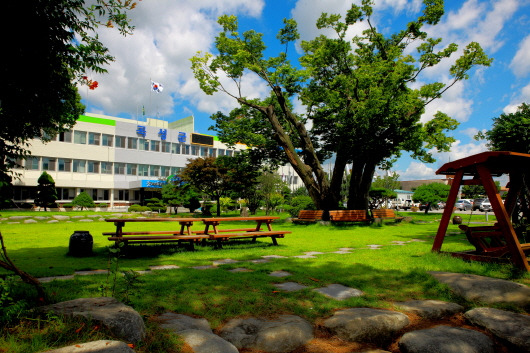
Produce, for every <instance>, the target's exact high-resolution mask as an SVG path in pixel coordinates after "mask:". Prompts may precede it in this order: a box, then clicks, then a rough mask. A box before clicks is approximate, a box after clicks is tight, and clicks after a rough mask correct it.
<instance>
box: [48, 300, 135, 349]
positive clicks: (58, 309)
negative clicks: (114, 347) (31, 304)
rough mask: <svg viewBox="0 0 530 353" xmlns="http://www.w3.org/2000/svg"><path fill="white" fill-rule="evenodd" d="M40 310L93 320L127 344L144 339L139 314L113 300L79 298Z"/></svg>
mask: <svg viewBox="0 0 530 353" xmlns="http://www.w3.org/2000/svg"><path fill="white" fill-rule="evenodd" d="M41 310H43V311H51V312H54V313H56V314H61V315H64V316H70V317H84V318H87V319H90V320H93V321H95V322H98V323H100V324H101V325H103V326H105V327H107V328H108V329H109V330H110V331H111V332H112V333H113V334H114V335H116V336H117V337H119V338H121V339H124V340H126V341H128V342H134V343H136V342H139V341H141V340H142V339H143V338H144V337H145V324H144V321H143V320H142V317H141V316H140V314H138V313H137V312H136V311H135V310H134V309H133V308H131V307H130V306H127V305H125V304H123V303H120V302H119V301H117V300H116V299H114V298H108V297H100V298H80V299H74V300H69V301H66V302H62V303H57V304H52V305H48V306H43V307H42V308H41Z"/></svg>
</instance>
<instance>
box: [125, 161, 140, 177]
mask: <svg viewBox="0 0 530 353" xmlns="http://www.w3.org/2000/svg"><path fill="white" fill-rule="evenodd" d="M137 170H138V164H131V163H127V175H136V173H137Z"/></svg>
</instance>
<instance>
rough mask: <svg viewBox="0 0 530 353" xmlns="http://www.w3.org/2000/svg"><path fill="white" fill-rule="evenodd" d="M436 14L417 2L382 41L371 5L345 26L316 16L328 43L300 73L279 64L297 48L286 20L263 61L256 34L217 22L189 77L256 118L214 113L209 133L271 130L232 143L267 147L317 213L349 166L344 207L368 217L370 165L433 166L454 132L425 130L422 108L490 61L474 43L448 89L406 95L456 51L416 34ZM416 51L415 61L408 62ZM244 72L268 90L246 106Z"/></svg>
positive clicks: (443, 126) (304, 60) (436, 0)
mask: <svg viewBox="0 0 530 353" xmlns="http://www.w3.org/2000/svg"><path fill="white" fill-rule="evenodd" d="M443 13H444V6H443V1H442V0H424V9H423V14H422V15H421V16H420V17H419V18H418V19H417V20H415V21H412V22H410V23H408V24H407V26H406V28H404V29H403V30H402V31H400V32H398V33H395V34H392V35H389V36H386V35H385V34H383V32H382V31H380V30H378V29H377V28H376V27H375V26H374V24H373V21H372V19H371V18H372V1H369V0H363V1H362V5H361V6H358V5H352V7H351V8H350V10H349V11H348V12H347V13H346V15H345V16H344V19H343V18H342V17H341V16H340V15H328V14H325V13H324V14H322V16H321V17H320V19H319V20H318V22H317V27H318V28H321V29H331V30H333V31H334V32H335V36H333V37H326V36H320V37H317V38H315V39H314V40H311V41H307V42H302V43H301V47H302V49H303V50H304V55H303V56H302V57H301V60H300V64H301V65H302V67H303V69H299V68H298V67H295V66H294V65H292V64H291V63H290V61H289V60H288V55H287V46H288V44H289V43H291V42H294V41H296V40H297V39H298V33H297V29H296V22H295V21H294V20H285V21H284V22H285V27H284V28H283V29H281V30H280V32H279V34H278V36H277V38H278V39H279V41H280V43H282V44H285V48H286V49H285V52H282V53H280V54H279V55H278V56H276V57H268V58H267V57H265V50H266V46H265V43H264V42H263V40H262V35H261V34H259V33H256V32H255V31H252V30H249V31H246V32H243V33H241V32H239V28H238V23H237V18H236V17H235V16H226V15H225V16H221V17H220V18H219V24H220V25H221V26H222V27H223V31H222V32H221V33H220V34H219V35H218V37H217V41H216V48H217V53H216V55H213V54H211V53H199V54H197V55H196V56H195V57H193V58H192V59H191V60H192V69H193V71H194V74H195V77H196V78H197V79H198V81H199V84H200V86H201V88H202V90H203V91H204V92H205V93H207V94H213V93H214V92H216V91H221V92H224V93H226V94H228V95H230V96H232V97H233V98H234V99H236V100H237V101H238V102H239V103H240V104H241V106H242V107H244V110H248V109H249V108H250V109H252V110H254V112H255V113H254V114H248V115H242V114H230V115H229V116H225V115H223V114H217V115H216V116H215V118H216V119H217V121H218V124H217V128H219V127H221V128H223V129H224V128H230V129H231V131H235V130H238V129H239V130H240V131H241V130H243V129H244V128H245V127H248V126H263V122H266V123H267V128H268V129H269V130H270V131H271V133H270V134H269V135H268V137H269V139H268V143H261V144H254V142H255V135H254V134H252V131H249V130H245V131H241V132H240V133H238V134H237V136H239V137H241V139H240V142H245V143H248V144H249V145H251V146H253V147H255V148H258V149H259V148H261V149H265V148H269V150H270V146H271V145H274V148H273V149H275V150H278V149H279V150H281V151H282V152H283V153H284V157H285V158H286V160H287V161H288V162H289V163H290V164H291V165H292V167H293V168H294V170H295V171H296V172H297V174H298V175H299V176H300V178H301V180H302V182H303V183H304V184H305V186H306V187H307V190H308V192H309V195H310V196H311V197H312V199H313V200H314V201H315V204H316V206H317V207H318V208H320V209H325V210H329V209H332V208H336V207H337V204H338V202H339V200H340V186H341V184H342V181H343V175H344V171H345V168H346V165H348V164H352V174H351V182H350V190H349V197H348V208H350V209H367V207H368V191H369V189H370V184H371V182H372V178H373V175H374V171H375V168H376V167H377V166H382V167H389V165H390V164H391V161H392V160H393V159H395V158H396V157H398V156H399V155H400V154H401V153H402V151H408V152H410V153H411V154H412V156H413V157H415V158H418V159H419V160H421V161H424V162H433V161H434V159H433V158H432V156H431V154H430V153H429V152H428V151H429V150H430V149H433V148H437V149H438V150H443V151H447V150H448V149H449V147H450V144H451V142H453V141H454V140H453V139H452V138H450V137H447V136H446V135H445V134H444V131H448V130H451V129H454V128H455V127H456V125H457V123H456V121H455V120H453V119H451V118H450V117H448V116H447V115H445V114H443V113H441V112H438V113H437V114H436V115H435V117H434V118H433V119H432V120H430V121H429V122H427V123H421V122H420V117H421V115H422V114H423V113H424V108H425V106H426V105H427V104H429V103H430V102H432V101H433V100H434V99H436V98H439V97H440V96H441V95H442V94H443V93H444V92H445V91H446V90H447V89H449V88H450V87H451V86H452V85H453V84H455V83H456V82H457V81H460V80H463V79H466V78H467V77H468V72H469V70H471V69H472V68H473V67H474V66H476V65H489V64H490V62H491V60H490V59H488V58H487V56H486V55H485V54H484V52H483V50H482V48H481V47H480V45H479V44H478V43H474V42H473V43H470V44H469V45H468V46H467V47H466V48H465V49H464V50H463V53H462V55H461V56H460V57H459V58H458V59H456V61H455V63H454V64H453V65H452V66H451V68H450V70H449V75H450V77H451V81H450V82H449V83H447V84H444V83H441V82H432V83H428V84H425V85H423V86H421V87H418V88H411V86H412V83H414V82H415V81H417V80H418V79H419V77H420V74H421V73H422V72H423V71H424V70H426V69H427V68H430V67H433V66H436V65H437V64H438V63H440V61H441V60H442V59H445V58H448V57H449V56H451V54H453V53H454V52H455V51H457V45H456V44H450V45H447V46H446V47H445V48H443V49H440V50H438V49H437V45H438V44H440V42H441V39H440V38H430V37H428V35H427V33H426V32H424V31H422V28H423V26H424V25H426V24H428V25H436V24H438V22H439V21H440V18H441V16H442V15H443ZM360 22H365V23H366V24H367V26H368V29H367V30H365V31H364V32H363V33H362V35H359V36H356V37H354V38H353V39H351V40H350V39H349V38H347V33H348V30H349V29H350V28H351V27H352V26H353V25H355V24H357V23H360ZM414 48H416V50H417V54H416V55H412V54H411V52H412V49H414ZM249 72H252V73H254V74H257V75H258V77H259V78H260V79H261V80H263V81H264V82H265V83H266V84H267V85H268V86H269V88H270V96H268V97H263V98H262V99H254V100H251V99H248V98H247V97H245V96H243V95H242V90H241V79H242V78H243V76H244V75H245V74H247V73H249ZM221 73H223V74H224V75H226V76H228V77H229V78H231V79H233V80H234V82H235V83H236V85H237V89H236V90H234V91H231V90H230V89H229V88H228V87H227V86H226V85H223V84H222V83H221V80H220V78H219V77H220V75H221ZM294 97H298V98H299V99H300V100H301V101H302V102H303V103H304V105H305V107H306V109H307V111H306V113H305V114H304V115H297V114H295V113H294V112H293V109H292V107H291V103H290V101H291V100H292V99H293V98H294ZM219 122H221V123H219ZM308 126H311V128H308ZM218 132H219V131H218ZM231 136H232V137H233V136H234V134H233V133H231V134H226V135H223V133H222V131H221V134H220V138H221V139H222V140H223V141H226V142H230V141H232V142H234V140H231ZM331 156H334V157H335V159H334V169H333V172H332V174H331V175H329V176H328V175H327V173H326V170H325V168H324V167H323V163H322V162H323V161H324V160H326V159H328V158H330V157H331Z"/></svg>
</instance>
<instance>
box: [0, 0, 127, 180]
mask: <svg viewBox="0 0 530 353" xmlns="http://www.w3.org/2000/svg"><path fill="white" fill-rule="evenodd" d="M135 6H136V3H135V2H134V1H130V0H127V1H120V0H94V1H85V0H28V1H7V2H5V3H3V4H2V11H1V12H0V13H1V15H0V23H1V24H0V26H1V27H0V28H1V30H0V31H1V33H3V34H4V35H3V38H2V52H3V53H4V55H2V60H3V64H2V65H1V66H0V77H2V84H1V85H0V120H1V121H2V128H1V129H0V186H1V184H6V183H9V182H11V178H12V171H11V170H12V168H13V167H15V166H16V161H17V159H20V158H24V157H26V156H27V155H28V151H27V147H28V141H29V140H30V139H33V138H41V139H42V140H44V141H47V140H49V138H50V137H51V136H54V135H56V134H57V132H59V131H63V130H66V129H69V128H70V127H72V126H73V125H74V124H75V122H76V120H77V119H78V117H79V114H82V113H83V112H84V106H83V105H82V104H81V103H80V96H79V94H78V92H77V86H76V85H77V84H78V83H84V84H87V85H88V86H89V87H90V88H92V89H93V88H95V87H97V82H95V81H92V80H91V79H90V77H89V76H88V75H89V73H90V72H96V73H103V72H106V70H105V69H104V67H103V66H104V65H105V64H108V63H109V62H111V61H112V60H113V57H112V56H111V55H109V53H108V49H107V48H106V47H105V46H104V45H103V43H101V41H100V40H99V38H98V36H97V34H96V33H95V30H96V28H97V27H99V26H106V27H109V28H110V27H115V28H117V29H118V30H119V31H120V33H122V34H123V35H126V34H130V33H131V32H132V30H133V28H132V26H131V25H130V24H129V20H128V17H127V15H126V12H127V11H128V10H130V9H133V8H134V7H135Z"/></svg>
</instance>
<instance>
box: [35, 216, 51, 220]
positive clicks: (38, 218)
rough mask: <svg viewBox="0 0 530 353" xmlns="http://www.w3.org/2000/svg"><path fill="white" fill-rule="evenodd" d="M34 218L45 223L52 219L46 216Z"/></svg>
mask: <svg viewBox="0 0 530 353" xmlns="http://www.w3.org/2000/svg"><path fill="white" fill-rule="evenodd" d="M33 218H35V219H36V220H38V221H44V220H45V219H48V218H50V217H46V216H36V217H33Z"/></svg>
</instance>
